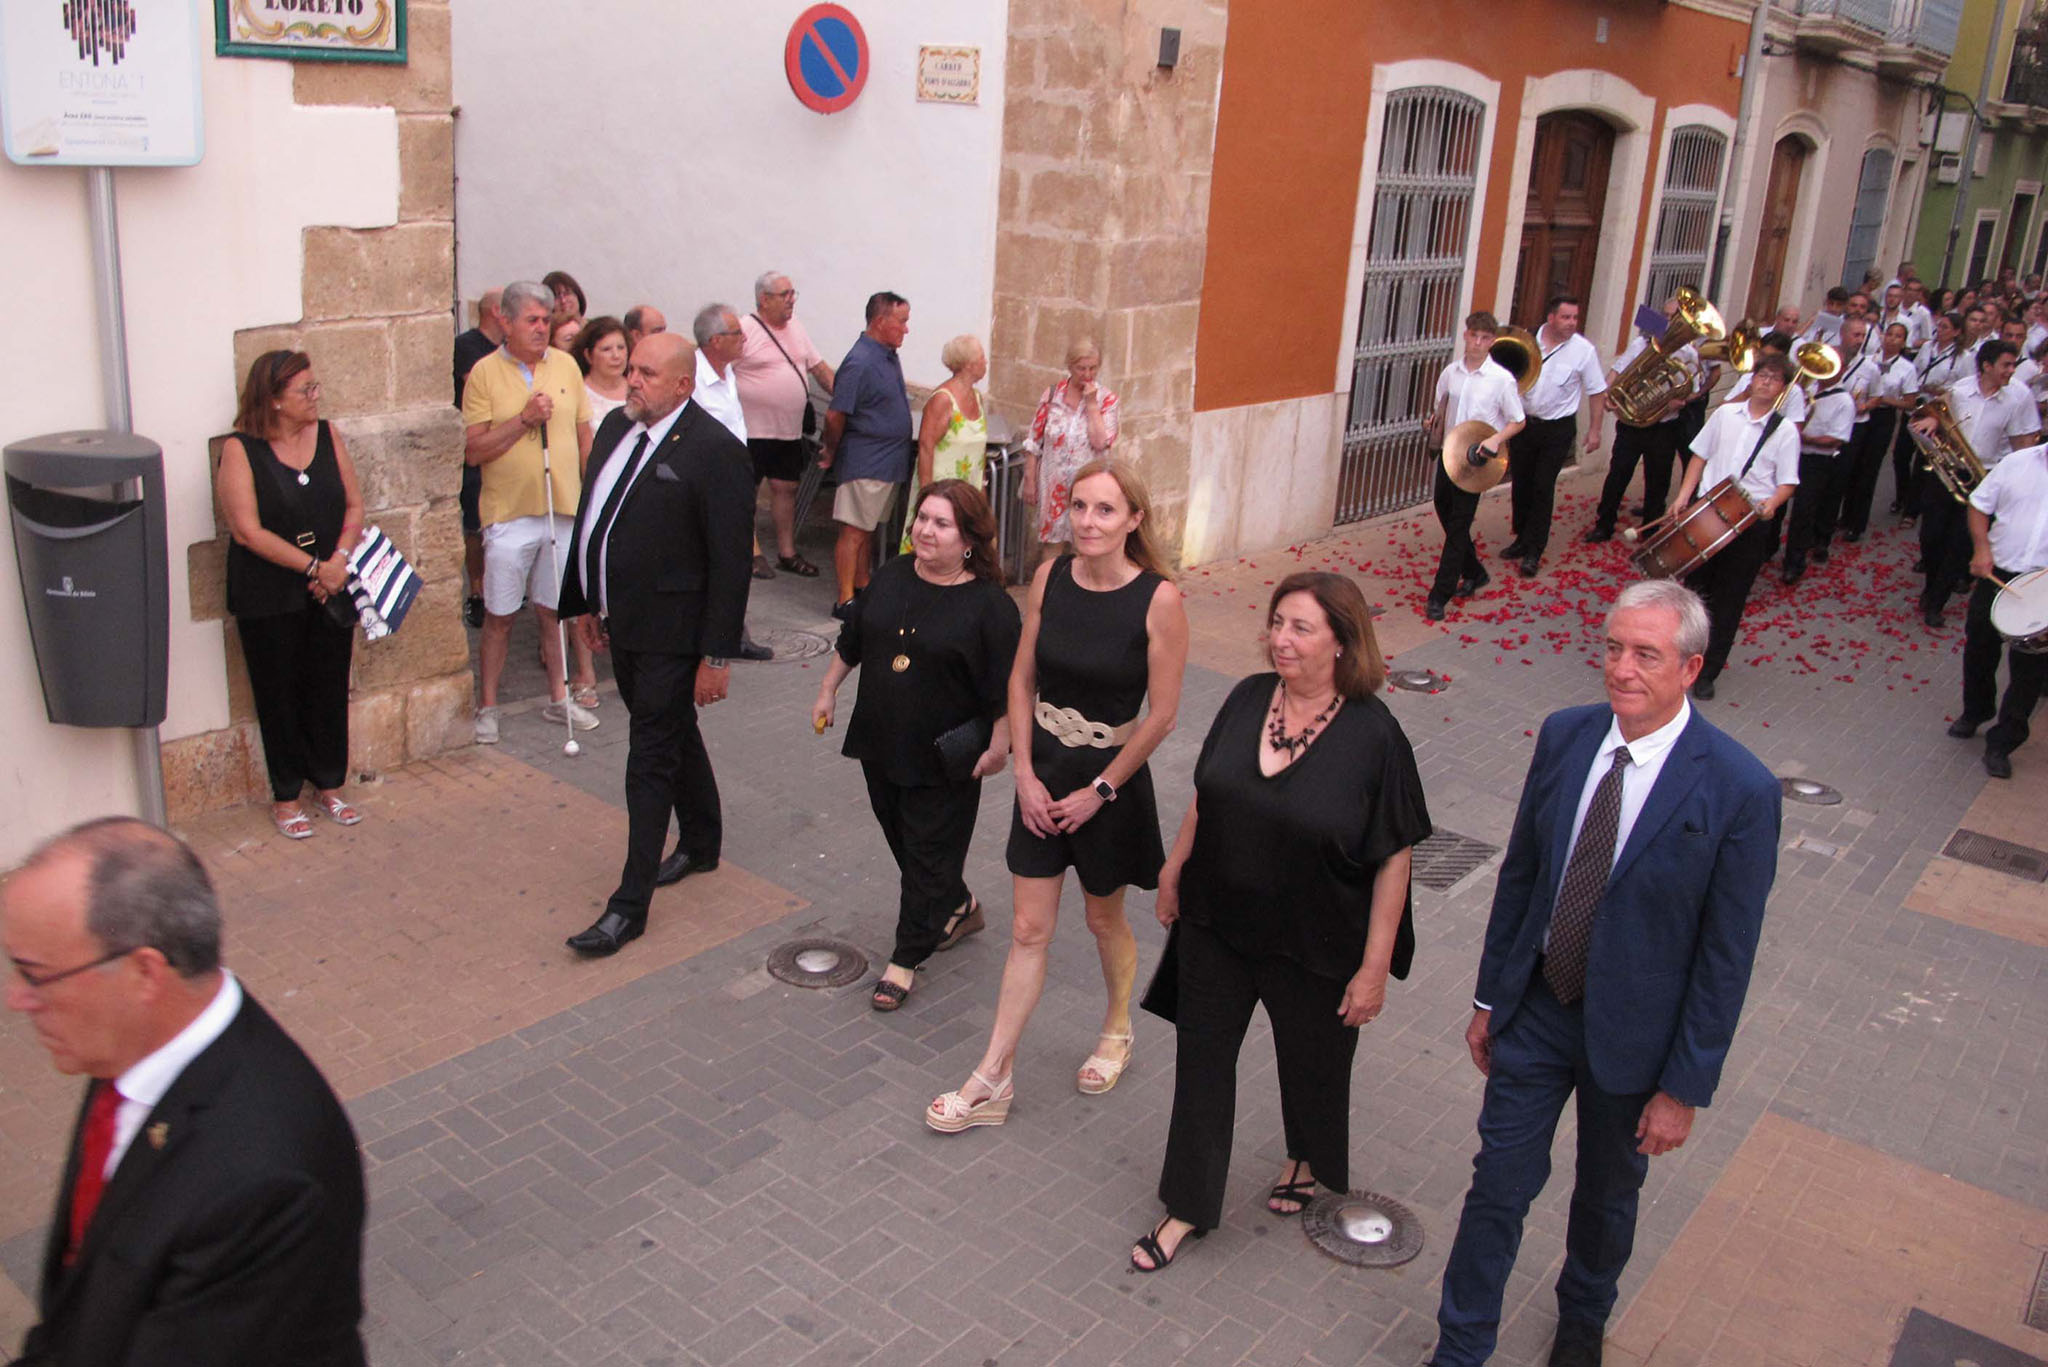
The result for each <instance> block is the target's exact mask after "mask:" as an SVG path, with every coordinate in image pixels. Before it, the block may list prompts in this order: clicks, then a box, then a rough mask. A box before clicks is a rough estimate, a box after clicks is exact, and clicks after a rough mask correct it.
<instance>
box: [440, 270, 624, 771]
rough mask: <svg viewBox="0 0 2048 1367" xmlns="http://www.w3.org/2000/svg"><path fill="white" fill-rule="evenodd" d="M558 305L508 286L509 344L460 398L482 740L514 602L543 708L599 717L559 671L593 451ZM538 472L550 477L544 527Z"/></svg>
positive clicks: (550, 713) (526, 288) (546, 295)
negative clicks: (563, 614) (564, 608)
mask: <svg viewBox="0 0 2048 1367" xmlns="http://www.w3.org/2000/svg"><path fill="white" fill-rule="evenodd" d="M554 306H555V296H554V291H552V290H550V289H548V288H547V287H546V286H545V285H541V284H537V283H535V282H533V281H530V280H522V281H519V282H518V283H516V284H511V285H507V286H506V287H505V289H504V292H503V295H502V296H501V299H500V304H499V307H500V310H501V311H502V313H503V316H504V321H505V344H504V345H503V346H501V347H499V348H498V349H497V350H496V351H494V352H492V353H491V354H490V355H488V356H486V357H484V358H483V359H482V360H480V361H478V362H477V363H476V366H475V368H474V369H472V370H471V371H470V372H469V383H468V385H467V387H466V388H465V389H464V391H463V396H462V420H463V423H464V424H465V426H466V428H467V435H466V440H465V443H464V447H463V455H464V458H465V459H466V460H468V461H469V463H470V464H471V465H475V466H478V467H480V468H481V470H482V473H483V493H482V496H481V498H480V499H479V504H480V512H481V515H482V521H483V526H484V627H483V639H482V644H481V647H480V649H479V652H478V654H479V656H480V658H479V661H478V666H479V668H478V674H479V678H478V685H479V691H480V693H481V698H480V699H479V702H478V706H477V713H476V739H477V743H478V744H480V745H492V744H495V743H496V742H497V739H498V679H499V677H500V676H501V675H502V674H503V673H504V671H505V653H506V647H507V645H508V644H509V643H510V641H511V637H512V619H513V618H514V617H515V616H517V615H518V613H519V605H520V603H521V602H522V601H524V602H530V603H532V604H533V615H534V620H535V621H537V622H538V623H539V624H540V652H541V659H542V660H543V661H544V662H545V664H546V667H547V674H548V696H549V697H550V698H551V699H552V701H551V702H550V703H549V704H548V707H547V710H546V711H545V712H544V713H543V714H542V715H543V716H544V717H546V719H547V720H549V721H551V722H555V723H557V724H559V723H560V722H561V721H562V720H563V718H564V717H567V718H568V719H569V721H570V722H571V723H572V724H573V725H574V726H575V727H576V729H577V730H579V731H588V730H590V729H591V728H593V727H595V726H596V725H597V718H596V717H595V716H593V715H592V714H591V713H590V712H589V711H588V710H586V709H585V708H583V707H580V706H578V705H577V704H576V702H575V701H574V700H573V699H572V698H570V697H569V691H568V687H567V684H566V683H565V681H564V677H563V672H562V638H561V636H560V634H559V633H558V632H557V631H556V629H555V620H556V619H555V604H556V602H557V601H558V596H559V595H560V593H561V590H562V575H561V566H562V565H563V564H564V563H565V562H566V561H567V559H568V556H569V533H570V529H571V528H573V527H574V526H575V520H576V505H577V500H578V497H579V496H580V495H581V493H582V489H583V461H584V458H585V457H587V456H588V455H589V454H590V398H589V395H588V393H587V392H586V391H585V389H584V387H583V373H582V371H580V370H579V369H577V366H576V362H575V361H574V360H573V359H571V358H570V356H569V355H568V354H567V353H566V352H561V351H556V350H554V349H553V348H551V347H550V346H548V320H549V317H550V315H551V314H552V313H553V311H554ZM544 443H545V447H546V450H545V453H544V452H543V449H542V448H543V444H544ZM544 469H545V470H548V471H550V472H551V473H552V475H553V481H552V483H553V492H554V517H553V519H552V522H551V521H550V519H549V517H548V485H547V484H546V483H544V482H543V479H542V471H543V470H544Z"/></svg>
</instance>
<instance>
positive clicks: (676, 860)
mask: <svg viewBox="0 0 2048 1367" xmlns="http://www.w3.org/2000/svg"><path fill="white" fill-rule="evenodd" d="M717 867H718V856H717V855H713V856H711V858H709V859H699V858H698V857H697V856H696V855H694V854H691V853H689V852H688V851H686V850H684V849H683V848H682V847H681V846H680V845H679V846H677V847H676V852H675V853H674V854H672V855H670V856H669V857H668V858H666V859H664V860H662V861H661V867H660V868H658V869H656V870H655V871H654V886H656V887H657V888H665V887H667V886H668V885H669V884H671V883H680V882H682V881H683V880H684V879H685V878H688V877H689V876H690V875H691V874H693V873H709V872H711V871H712V870H713V869H715V868H717Z"/></svg>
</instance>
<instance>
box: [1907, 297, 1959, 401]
mask: <svg viewBox="0 0 2048 1367" xmlns="http://www.w3.org/2000/svg"><path fill="white" fill-rule="evenodd" d="M1907 340H1908V341H1911V340H1912V339H1911V337H1910V336H1909V337H1908V338H1907ZM1913 364H1914V368H1915V369H1917V370H1918V371H1919V372H1920V392H1921V393H1923V394H1944V393H1947V392H1948V389H1949V387H1950V386H1951V385H1953V384H1955V382H1956V381H1957V380H1959V379H1966V378H1968V376H1969V374H1970V367H1969V366H1968V364H1966V363H1965V362H1964V360H1963V316H1962V315H1961V314H1959V313H1944V314H1942V315H1941V316H1940V317H1939V318H1936V319H1935V320H1934V333H1933V340H1932V341H1931V342H1929V344H1928V345H1927V346H1925V347H1923V348H1921V351H1920V355H1919V356H1918V357H1916V358H1915V359H1914V362H1913Z"/></svg>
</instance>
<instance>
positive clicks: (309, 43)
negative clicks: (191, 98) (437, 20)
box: [213, 0, 405, 63]
mask: <svg viewBox="0 0 2048 1367" xmlns="http://www.w3.org/2000/svg"><path fill="white" fill-rule="evenodd" d="M213 12H214V25H213V33H214V51H215V52H217V53H218V54H219V55H221V56H223V57H283V58H285V59H287V60H290V61H300V62H399V63H402V62H404V61H405V0H213Z"/></svg>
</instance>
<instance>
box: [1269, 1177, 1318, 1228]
mask: <svg viewBox="0 0 2048 1367" xmlns="http://www.w3.org/2000/svg"><path fill="white" fill-rule="evenodd" d="M1296 1171H1297V1172H1298V1171H1300V1170H1299V1169H1296ZM1315 1199H1316V1179H1315V1178H1313V1177H1297V1178H1296V1179H1295V1180H1294V1181H1292V1182H1279V1183H1275V1184H1274V1186H1273V1189H1272V1190H1271V1191H1268V1192H1267V1193H1266V1213H1267V1214H1268V1215H1277V1216H1279V1217H1280V1218H1281V1219H1283V1220H1291V1219H1293V1218H1294V1217H1295V1216H1297V1215H1299V1214H1301V1213H1302V1212H1303V1211H1304V1210H1307V1209H1308V1203H1309V1202H1310V1201H1313V1200H1315ZM1275 1201H1293V1202H1295V1203H1296V1204H1295V1207H1294V1209H1293V1210H1276V1209H1274V1207H1273V1203H1274V1202H1275Z"/></svg>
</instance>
